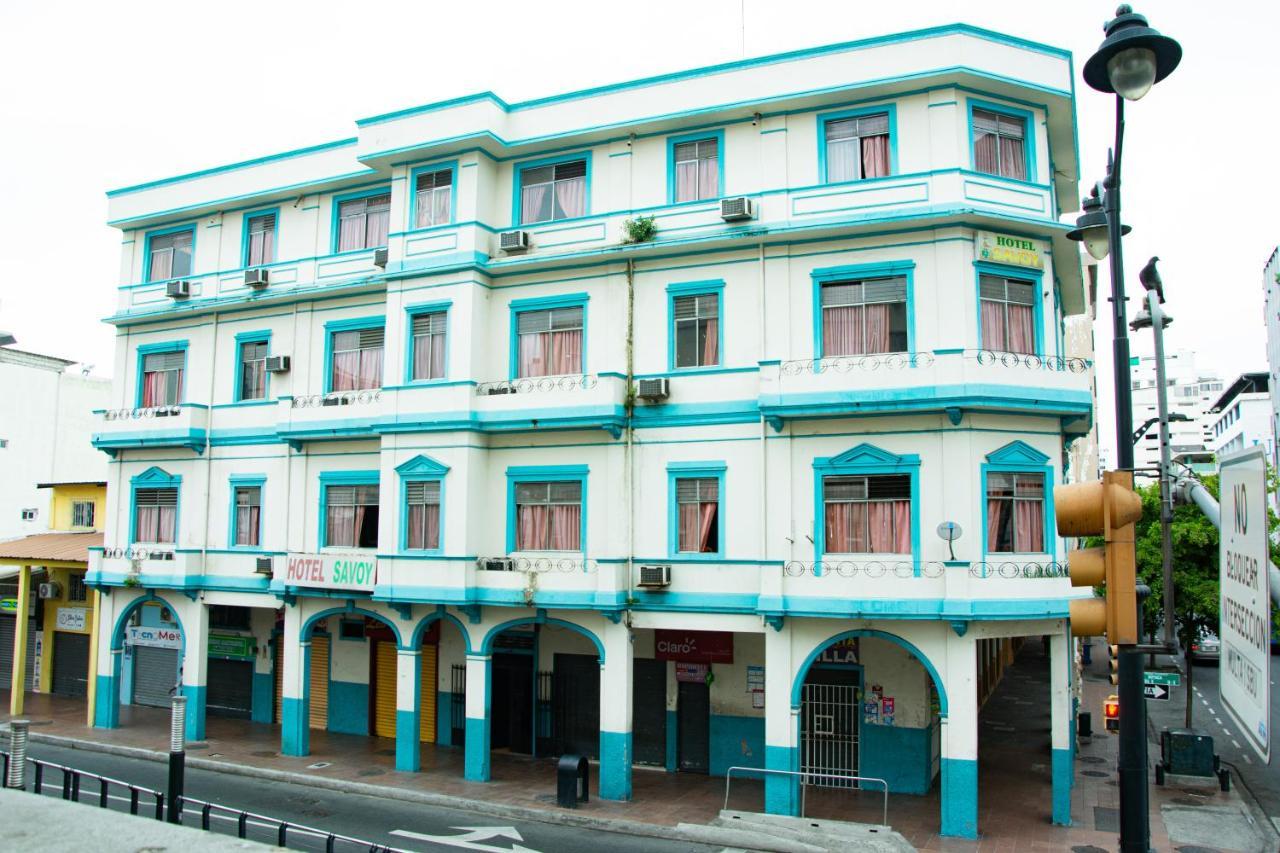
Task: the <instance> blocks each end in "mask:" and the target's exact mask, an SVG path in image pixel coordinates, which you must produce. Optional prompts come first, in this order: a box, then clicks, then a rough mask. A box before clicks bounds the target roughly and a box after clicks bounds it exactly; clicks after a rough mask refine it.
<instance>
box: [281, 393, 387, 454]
mask: <svg viewBox="0 0 1280 853" xmlns="http://www.w3.org/2000/svg"><path fill="white" fill-rule="evenodd" d="M389 409H390V406H389V404H388V398H387V394H386V393H384V392H383V391H382V389H380V388H370V389H366V390H362V391H334V392H331V393H329V394H306V395H302V396H297V397H281V398H279V400H278V402H277V408H276V432H277V433H278V434H279V436H280V439H281V440H282V441H286V442H288V443H289V444H290V445H291V446H292V447H293V448H294V449H295V450H297V449H300V448H301V445H302V443H303V442H306V441H334V440H339V439H351V438H375V437H376V436H377V424H378V423H379V421H380V420H381V419H382V418H383V417H384V416H385V414H386V413H387V411H388V410H389Z"/></svg>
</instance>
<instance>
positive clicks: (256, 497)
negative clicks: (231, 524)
mask: <svg viewBox="0 0 1280 853" xmlns="http://www.w3.org/2000/svg"><path fill="white" fill-rule="evenodd" d="M235 501H236V545H239V546H248V547H257V546H258V545H259V544H261V543H260V541H259V536H260V530H261V526H262V524H261V522H262V487H261V486H237V487H236V494H235Z"/></svg>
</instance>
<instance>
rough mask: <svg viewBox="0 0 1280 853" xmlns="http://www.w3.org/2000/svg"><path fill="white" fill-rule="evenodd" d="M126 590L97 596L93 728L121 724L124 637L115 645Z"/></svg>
mask: <svg viewBox="0 0 1280 853" xmlns="http://www.w3.org/2000/svg"><path fill="white" fill-rule="evenodd" d="M123 597H124V591H123V590H116V591H115V592H113V593H112V594H111V595H103V594H102V593H101V592H99V593H97V603H96V605H95V607H94V622H93V624H94V633H95V635H96V639H97V646H98V650H99V651H98V658H97V662H96V664H95V665H94V669H93V671H92V672H91V677H92V678H93V679H94V682H95V684H96V687H95V689H94V705H93V725H94V727H96V728H99V729H114V728H116V727H117V726H119V725H120V678H121V676H122V675H123V674H124V638H123V637H122V638H121V640H120V645H118V646H115V645H112V641H113V634H114V633H115V626H116V618H117V614H118V613H119V612H120V608H121V607H122V606H123V602H122V599H123Z"/></svg>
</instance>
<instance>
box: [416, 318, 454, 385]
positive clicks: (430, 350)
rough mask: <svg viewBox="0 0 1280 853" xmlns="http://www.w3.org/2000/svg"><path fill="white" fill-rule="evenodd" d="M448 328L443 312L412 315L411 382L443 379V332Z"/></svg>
mask: <svg viewBox="0 0 1280 853" xmlns="http://www.w3.org/2000/svg"><path fill="white" fill-rule="evenodd" d="M447 328H448V323H447V315H446V314H445V312H444V311H432V312H431V313H429V314H414V315H413V319H412V320H411V322H410V332H411V334H412V336H413V359H412V365H413V374H412V376H411V377H410V378H411V379H413V380H423V379H443V378H444V356H445V332H446V329H447Z"/></svg>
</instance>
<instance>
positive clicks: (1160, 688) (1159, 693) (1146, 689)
mask: <svg viewBox="0 0 1280 853" xmlns="http://www.w3.org/2000/svg"><path fill="white" fill-rule="evenodd" d="M1171 692H1172V691H1170V690H1169V688H1168V687H1166V686H1165V685H1163V684H1144V685H1142V695H1143V696H1145V697H1146V698H1148V699H1159V700H1161V701H1164V702H1168V701H1169V694H1170V693H1171Z"/></svg>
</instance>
